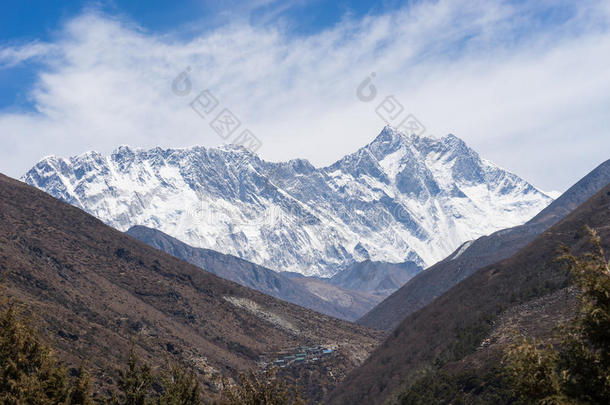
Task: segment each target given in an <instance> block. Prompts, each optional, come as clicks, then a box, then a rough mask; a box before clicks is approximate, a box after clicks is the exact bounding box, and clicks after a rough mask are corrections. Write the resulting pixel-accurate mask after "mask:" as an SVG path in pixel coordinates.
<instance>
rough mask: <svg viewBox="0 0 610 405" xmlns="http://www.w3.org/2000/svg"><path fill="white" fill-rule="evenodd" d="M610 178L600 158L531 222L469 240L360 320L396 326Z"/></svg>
mask: <svg viewBox="0 0 610 405" xmlns="http://www.w3.org/2000/svg"><path fill="white" fill-rule="evenodd" d="M608 183H610V160H607V161H605V162H604V163H602V164H600V165H599V166H598V167H597V168H595V169H594V170H593V171H591V172H590V173H589V174H587V175H586V176H585V177H583V178H582V179H581V180H579V181H578V182H577V183H576V184H574V185H573V186H572V187H570V188H569V189H568V190H567V191H566V192H565V193H563V194H562V195H561V196H560V197H559V198H557V199H556V200H555V201H553V203H551V205H549V206H548V207H546V208H545V209H544V210H542V211H541V212H540V213H539V214H538V215H536V216H535V217H534V218H532V219H531V220H529V221H528V222H527V223H525V224H523V225H519V226H515V227H513V228H509V229H503V230H501V231H497V232H495V233H493V234H491V235H487V236H483V237H481V238H479V239H477V240H475V241H469V242H466V243H464V244H463V245H462V246H460V247H459V248H458V249H456V251H455V252H453V253H452V254H450V255H449V256H448V257H447V258H445V259H444V260H442V261H441V262H438V263H436V264H435V265H434V266H432V267H430V268H429V269H427V270H426V271H424V272H421V273H419V274H417V275H416V276H415V277H413V278H412V279H411V280H409V281H408V282H407V283H406V284H405V285H403V286H402V287H401V288H400V289H399V290H397V291H396V292H394V293H393V294H392V295H390V296H389V297H388V298H386V299H385V300H384V301H382V302H381V303H380V304H379V305H377V306H376V307H375V308H373V309H372V310H371V311H370V312H368V313H367V314H366V315H364V316H363V317H362V318H361V319H359V320H358V323H360V324H362V325H366V326H369V327H373V328H378V329H385V330H392V329H394V328H395V327H396V326H397V325H398V324H399V323H400V322H401V321H402V320H403V319H405V318H406V317H407V316H408V315H410V314H411V313H413V312H415V311H417V310H419V309H420V308H423V307H424V306H426V305H428V304H429V303H430V302H432V301H433V300H434V299H435V298H436V297H438V296H440V295H441V294H443V293H444V292H445V291H447V290H449V289H450V288H451V287H453V286H454V285H456V284H458V283H459V282H460V281H462V280H464V279H465V278H467V277H468V276H470V275H471V274H473V273H474V272H476V271H477V270H478V269H480V268H483V267H485V266H487V265H490V264H492V263H496V262H498V261H500V260H502V259H506V258H507V257H510V256H511V255H512V254H514V253H516V252H517V251H518V250H519V249H521V248H523V247H524V246H526V245H527V244H528V243H530V242H531V241H533V240H534V239H535V238H536V237H537V236H538V235H540V234H541V233H542V232H544V231H545V230H546V229H548V228H549V227H551V226H552V225H554V224H555V223H557V222H559V221H560V220H561V219H563V218H564V217H566V216H567V215H568V214H569V213H570V212H572V210H574V209H575V208H576V207H578V206H579V205H580V204H582V203H584V202H585V201H587V200H588V199H589V198H591V197H592V196H593V195H594V194H595V193H596V192H598V191H599V190H601V189H602V188H604V187H605V186H606V185H607V184H608Z"/></svg>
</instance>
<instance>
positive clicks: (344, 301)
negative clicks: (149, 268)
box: [127, 226, 381, 321]
mask: <svg viewBox="0 0 610 405" xmlns="http://www.w3.org/2000/svg"><path fill="white" fill-rule="evenodd" d="M127 234H128V235H130V236H133V237H134V238H136V239H138V240H140V241H142V242H144V243H146V244H148V245H150V246H152V247H154V248H157V249H159V250H161V251H163V252H166V253H169V254H171V255H172V256H175V257H177V258H179V259H182V260H184V261H187V262H189V263H191V264H194V265H195V266H198V267H201V268H202V269H204V270H206V271H209V272H210V273H213V274H216V275H217V276H219V277H222V278H225V279H227V280H231V281H235V282H236V283H239V284H241V285H243V286H245V287H249V288H252V289H255V290H257V291H260V292H262V293H265V294H268V295H271V296H274V297H276V298H279V299H282V300H284V301H288V302H292V303H293V304H297V305H300V306H302V307H305V308H309V309H313V310H314V311H318V312H321V313H324V314H327V315H330V316H334V317H337V318H341V319H346V320H349V321H353V320H356V319H357V318H358V317H359V316H361V315H362V314H363V313H365V312H366V311H368V310H369V309H371V308H372V307H373V306H375V304H377V303H378V302H379V301H380V300H381V298H378V297H376V296H372V295H370V294H366V293H360V292H358V291H350V290H346V289H343V288H340V287H333V286H332V285H330V284H328V283H325V282H324V281H322V280H319V279H315V278H309V277H308V278H307V280H306V279H305V277H303V276H301V277H294V278H293V277H290V276H288V275H287V274H288V273H278V272H276V271H273V270H270V269H268V268H266V267H263V266H259V265H257V264H254V263H250V262H248V261H246V260H243V259H240V258H238V257H235V256H231V255H226V254H223V253H220V252H216V251H214V250H210V249H203V248H195V247H192V246H189V245H187V244H186V243H183V242H181V241H179V240H178V239H176V238H173V237H171V236H169V235H167V234H165V233H163V232H161V231H158V230H156V229H151V228H147V227H145V226H133V227H131V228H130V229H129V230H128V231H127ZM341 274H343V273H341Z"/></svg>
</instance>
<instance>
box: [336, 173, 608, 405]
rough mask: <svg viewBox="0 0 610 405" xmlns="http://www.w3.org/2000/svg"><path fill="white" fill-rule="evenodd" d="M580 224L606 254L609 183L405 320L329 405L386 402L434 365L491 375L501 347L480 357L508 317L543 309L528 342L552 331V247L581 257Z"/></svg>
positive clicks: (558, 270)
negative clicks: (467, 362)
mask: <svg viewBox="0 0 610 405" xmlns="http://www.w3.org/2000/svg"><path fill="white" fill-rule="evenodd" d="M585 225H588V226H590V227H591V228H593V229H594V230H596V231H597V233H598V235H599V236H600V238H601V243H602V247H603V248H604V249H605V250H606V251H609V247H610V246H609V245H610V185H606V186H605V187H604V188H603V189H602V190H600V191H599V192H598V193H597V194H595V195H594V196H593V197H591V198H590V199H589V200H587V201H586V202H585V203H583V204H582V205H580V206H579V207H578V208H576V209H575V210H574V211H573V212H572V213H571V214H570V215H568V216H567V217H566V218H565V219H563V220H562V221H560V222H559V223H557V224H556V225H554V226H552V227H551V228H549V229H548V230H547V231H545V232H544V233H543V234H542V235H540V236H539V237H538V238H536V239H535V240H534V241H533V242H531V243H530V244H528V245H527V246H526V247H524V248H523V249H521V250H520V251H519V252H517V253H516V254H515V255H513V256H511V257H510V258H508V259H505V260H503V261H500V262H498V263H496V264H492V265H489V266H486V267H484V268H482V269H480V270H479V271H477V272H475V273H474V274H473V275H471V276H470V277H468V278H467V279H465V280H463V281H462V282H460V283H459V284H457V285H456V286H454V287H453V288H451V289H450V290H448V291H447V292H446V293H445V294H443V295H441V296H440V297H438V298H437V299H436V300H434V301H432V302H431V303H430V304H429V305H427V306H426V307H424V308H422V309H420V310H419V311H417V312H414V313H412V314H411V315H409V316H408V317H407V318H406V319H405V320H403V321H402V322H401V323H400V324H399V325H398V327H397V328H396V329H395V330H394V331H393V332H392V333H391V335H390V336H389V337H388V339H387V340H386V341H385V342H384V343H383V344H382V345H381V346H380V347H379V348H378V349H377V350H376V351H375V352H374V353H373V354H372V355H371V357H369V358H368V359H367V360H366V361H365V363H364V365H363V366H361V367H359V368H358V369H356V370H354V371H353V372H352V373H351V374H350V375H348V377H347V378H346V379H345V380H344V381H343V382H342V383H341V384H340V385H339V387H337V388H336V389H335V390H334V391H333V392H332V393H331V395H330V396H329V400H328V403H330V404H356V403H362V404H372V405H374V404H380V403H384V401H387V402H389V403H392V401H393V400H395V399H396V398H398V395H399V394H400V393H401V391H404V390H405V389H406V388H407V387H408V386H409V384H410V383H412V382H413V381H414V380H415V379H416V378H417V373H418V372H421V371H422V370H423V369H425V368H430V367H437V364H439V363H440V364H443V363H445V364H446V365H445V366H442V367H444V369H445V370H448V369H450V368H451V367H455V368H459V367H464V364H465V361H464V360H467V357H471V358H475V357H476V358H477V362H478V366H477V367H478V368H479V369H481V370H484V369H489V368H491V367H493V366H494V365H497V364H498V360H499V358H498V352H497V351H498V350H502V348H501V347H499V346H501V345H496V352H495V353H491V352H487V353H486V355H484V356H481V355H478V353H479V352H480V351H482V350H483V349H484V348H485V346H486V342H489V341H490V340H493V338H494V336H497V335H498V334H501V333H502V331H501V329H502V325H506V324H510V323H519V322H522V321H519V322H513V321H507V319H508V320H510V319H513V318H515V316H514V312H517V313H519V314H518V315H519V316H517V318H521V319H522V320H526V321H527V318H528V317H530V318H531V317H532V316H531V313H532V312H531V310H530V309H528V308H530V307H533V308H536V307H547V308H548V309H543V310H542V311H547V314H546V315H549V316H544V317H540V318H537V317H535V316H534V319H536V322H531V321H529V322H525V323H527V324H528V325H529V326H528V328H529V329H530V330H529V333H528V334H529V335H532V336H536V335H538V334H540V333H539V332H540V331H541V330H542V329H544V330H549V329H552V326H555V324H553V323H554V319H557V316H554V315H552V313H553V312H557V311H555V310H556V305H555V304H553V302H556V301H557V299H556V295H554V294H557V293H558V291H560V290H562V289H566V287H567V286H568V280H567V274H566V271H565V269H563V268H562V267H561V266H560V265H558V264H557V263H556V261H555V259H556V257H557V254H558V247H559V246H560V245H565V246H567V247H570V248H571V249H572V250H573V251H574V252H575V253H581V252H582V251H583V249H584V247H585V246H587V243H586V232H584V231H583V227H584V226H585ZM566 291H567V290H566ZM564 296H565V294H564ZM541 302H542V304H540V303H541ZM563 302H566V300H564V301H563ZM554 305H555V306H554ZM569 310H570V308H567V312H569ZM524 311H525V312H524ZM528 311H530V312H528ZM534 313H535V312H534ZM559 318H561V317H559ZM483 351H484V350H483ZM469 367H472V364H471V365H470V366H469Z"/></svg>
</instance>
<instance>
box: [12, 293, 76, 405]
mask: <svg viewBox="0 0 610 405" xmlns="http://www.w3.org/2000/svg"><path fill="white" fill-rule="evenodd" d="M4 304H5V305H4V306H6V305H8V309H6V310H4V311H2V312H1V313H0V403H2V404H7V405H9V404H15V405H16V404H24V403H27V404H41V405H46V404H49V405H57V404H67V403H69V391H70V389H69V384H68V378H67V374H66V371H65V369H64V368H63V367H61V366H60V365H59V364H58V362H57V359H56V358H55V355H54V354H53V351H52V350H51V348H50V347H49V346H47V345H46V344H44V343H43V342H42V340H41V338H40V336H39V335H38V333H37V332H36V330H35V329H34V328H33V327H32V326H31V323H30V321H29V319H27V318H26V317H24V316H23V314H22V313H21V311H19V310H18V309H17V307H16V306H15V305H14V304H8V303H6V302H5V303H4Z"/></svg>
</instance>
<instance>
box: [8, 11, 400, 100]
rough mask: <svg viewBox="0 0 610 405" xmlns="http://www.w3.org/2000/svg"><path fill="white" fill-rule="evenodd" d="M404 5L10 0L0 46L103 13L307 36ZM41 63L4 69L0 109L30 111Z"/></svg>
mask: <svg viewBox="0 0 610 405" xmlns="http://www.w3.org/2000/svg"><path fill="white" fill-rule="evenodd" d="M404 4H406V2H405V1H395V0H386V1H379V2H370V1H322V0H316V1H285V2H275V1H258V2H257V1H251V2H242V1H205V0H184V1H181V2H180V3H179V5H177V4H176V3H175V2H171V1H163V0H145V1H144V0H133V1H121V0H110V1H76V0H75V1H48V0H6V1H3V2H2V3H0V40H1V42H0V45H5V46H6V45H12V44H20V43H27V42H31V41H51V40H53V39H54V38H55V37H56V36H57V35H58V33H59V32H60V30H61V27H62V26H63V25H64V24H65V23H66V22H68V21H69V20H70V19H72V18H75V17H77V16H78V15H81V14H83V13H86V12H92V11H94V12H99V13H103V14H107V15H112V16H117V17H120V18H122V19H124V20H129V21H133V22H135V23H136V24H137V25H138V26H139V27H140V28H142V29H145V30H146V31H147V32H150V33H156V34H160V35H163V34H168V33H171V34H175V33H176V32H178V33H179V35H181V36H183V37H187V38H188V37H193V36H196V35H199V34H201V32H206V31H210V30H213V29H214V28H218V27H219V26H221V25H223V24H225V23H227V21H229V20H231V19H235V18H238V19H242V20H245V21H247V23H249V24H252V25H259V26H265V25H267V26H268V25H274V24H277V25H281V26H282V27H283V28H284V29H286V30H287V31H289V32H290V34H291V35H295V36H298V35H308V34H312V33H316V32H319V31H321V30H324V29H327V28H329V27H332V26H333V25H335V24H337V23H338V22H339V21H340V20H341V19H342V18H345V17H346V16H350V17H352V18H358V17H362V16H363V15H375V14H379V13H383V12H385V11H388V10H392V9H393V8H396V7H400V6H401V5H404ZM39 68H40V65H38V64H36V63H31V62H30V63H24V64H22V65H19V66H16V67H13V68H9V69H2V70H0V109H7V108H9V109H15V108H22V109H28V108H30V107H31V100H29V99H28V97H27V89H28V88H29V87H30V86H31V85H32V84H33V83H34V81H35V79H36V72H37V70H38V69H39Z"/></svg>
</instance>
